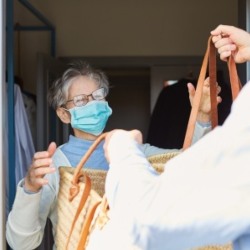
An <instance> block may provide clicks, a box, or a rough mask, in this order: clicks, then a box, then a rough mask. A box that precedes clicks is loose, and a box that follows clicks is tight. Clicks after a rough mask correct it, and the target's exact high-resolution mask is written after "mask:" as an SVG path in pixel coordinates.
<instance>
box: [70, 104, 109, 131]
mask: <svg viewBox="0 0 250 250" xmlns="http://www.w3.org/2000/svg"><path fill="white" fill-rule="evenodd" d="M68 111H69V112H70V114H71V126H72V127H73V128H75V129H79V130H81V131H84V132H86V133H89V134H92V135H96V136H98V135H100V134H101V133H102V131H103V130H104V128H105V126H106V123H107V121H108V118H109V116H110V115H111V114H112V109H111V108H110V107H109V105H108V103H107V102H106V101H95V100H94V101H91V102H88V103H87V104H86V105H85V106H82V107H74V108H72V109H69V110H68Z"/></svg>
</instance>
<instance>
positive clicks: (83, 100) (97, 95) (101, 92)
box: [66, 88, 107, 107]
mask: <svg viewBox="0 0 250 250" xmlns="http://www.w3.org/2000/svg"><path fill="white" fill-rule="evenodd" d="M90 96H91V97H92V98H93V99H94V100H96V101H100V100H103V99H104V98H105V97H106V96H107V92H106V91H105V89H104V88H100V89H97V90H95V91H93V92H92V93H91V94H89V95H85V94H81V95H77V96H74V97H73V99H71V100H68V101H67V102H66V103H68V102H73V103H74V104H75V106H77V107H81V106H84V105H86V104H87V103H88V102H89V97H90Z"/></svg>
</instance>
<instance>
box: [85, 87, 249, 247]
mask: <svg viewBox="0 0 250 250" xmlns="http://www.w3.org/2000/svg"><path fill="white" fill-rule="evenodd" d="M249 107H250V83H248V84H246V86H245V87H244V88H243V89H242V91H241V93H240V95H239V97H238V98H237V99H236V101H235V102H234V104H233V108H232V112H231V114H230V115H229V117H228V119H227V120H226V121H225V123H224V124H223V126H221V127H217V128H216V129H214V131H212V132H211V133H209V134H208V135H206V136H205V137H204V138H202V139H201V140H200V141H198V142H197V143H196V144H194V145H193V146H192V147H190V148H189V149H187V150H186V151H185V152H183V153H181V154H180V155H179V156H176V157H175V158H173V159H172V160H170V161H169V162H168V163H167V164H166V166H165V172H164V173H163V174H161V175H158V174H156V173H155V172H154V170H153V169H152V167H151V166H150V164H149V163H148V161H147V160H146V158H145V156H144V155H143V153H142V152H141V150H139V146H138V145H137V143H136V142H135V141H133V140H132V139H131V138H129V137H128V135H127V134H126V133H124V132H117V133H115V134H114V135H113V136H112V137H111V140H110V143H109V145H108V150H109V155H110V161H111V162H110V170H109V173H108V176H107V181H106V195H107V198H108V202H109V204H110V218H111V220H110V221H109V223H108V224H107V226H106V228H105V229H104V230H103V233H102V234H101V237H102V238H101V239H100V238H99V242H98V243H96V244H93V245H92V243H93V242H94V241H92V242H90V248H89V249H91V250H92V249H98V248H99V249H100V246H102V247H103V248H102V249H122V250H123V249H124V250H125V249H126V250H128V249H132V246H136V249H143V250H152V249H154V250H160V249H161V250H162V249H164V250H187V249H190V248H194V247H198V246H204V245H208V244H209V245H216V244H226V243H228V242H234V249H235V250H249V249H250V111H249ZM110 239H111V240H110ZM94 245H96V247H97V248H94V247H93V246H94ZM97 245H99V247H98V246H97Z"/></svg>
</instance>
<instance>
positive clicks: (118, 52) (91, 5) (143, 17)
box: [14, 0, 238, 93]
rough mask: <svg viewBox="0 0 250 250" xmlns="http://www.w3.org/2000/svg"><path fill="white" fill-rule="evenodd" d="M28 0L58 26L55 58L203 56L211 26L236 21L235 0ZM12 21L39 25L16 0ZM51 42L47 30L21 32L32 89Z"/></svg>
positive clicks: (24, 75)
mask: <svg viewBox="0 0 250 250" xmlns="http://www.w3.org/2000/svg"><path fill="white" fill-rule="evenodd" d="M29 2H30V3H31V4H32V5H33V6H34V7H36V8H37V9H38V10H39V11H40V12H41V13H43V14H44V15H45V16H46V18H47V19H48V20H49V21H50V22H51V23H53V24H54V25H55V27H56V55H57V57H67V56H196V55H198V56H199V55H203V53H204V43H205V42H206V40H207V37H208V35H209V32H210V30H211V29H213V28H214V27H215V26H217V25H218V24H220V23H225V24H231V25H237V3H238V1H237V0H220V1H216V0H207V1H199V0H189V1H183V0H175V1H165V0H128V1H116V0H106V1H98V0H85V1H68V0H53V1H50V0H30V1H29ZM225 6H226V11H225ZM14 21H15V23H16V22H19V23H20V24H22V25H35V24H40V22H39V21H37V19H36V18H34V17H33V15H32V14H30V13H29V12H28V11H27V10H26V9H25V8H24V7H23V6H22V5H21V4H20V2H19V1H18V0H16V1H15V20H14ZM38 33H39V34H40V35H39V34H38ZM49 46H50V44H49V33H48V32H46V31H42V32H22V34H21V53H20V57H21V59H20V61H21V62H20V64H21V66H22V67H21V72H19V74H20V75H21V77H22V78H23V79H24V81H25V88H26V89H27V90H29V91H30V92H32V93H35V81H36V54H37V52H47V53H49ZM15 70H16V72H17V67H16V69H15Z"/></svg>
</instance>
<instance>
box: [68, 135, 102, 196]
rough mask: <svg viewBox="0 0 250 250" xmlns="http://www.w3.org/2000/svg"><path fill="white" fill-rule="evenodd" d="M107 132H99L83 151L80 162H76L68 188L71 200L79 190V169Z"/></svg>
mask: <svg viewBox="0 0 250 250" xmlns="http://www.w3.org/2000/svg"><path fill="white" fill-rule="evenodd" d="M106 135H107V132H106V133H103V134H101V135H100V136H99V137H98V138H97V139H96V140H95V141H94V142H93V144H92V145H91V147H90V148H89V149H88V151H87V152H86V153H85V155H84V156H83V157H82V159H81V160H80V162H79V163H78V164H77V166H76V168H75V171H74V175H73V179H72V186H71V188H70V196H69V199H70V200H72V199H74V197H75V196H76V195H77V194H78V192H79V188H78V186H79V185H78V184H79V179H80V175H79V173H80V172H81V169H82V168H83V166H84V164H85V163H86V161H87V160H88V158H89V157H90V155H91V154H92V153H93V151H94V150H95V149H96V147H97V145H98V144H99V143H100V142H101V141H102V140H103V139H104V138H105V137H106Z"/></svg>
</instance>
